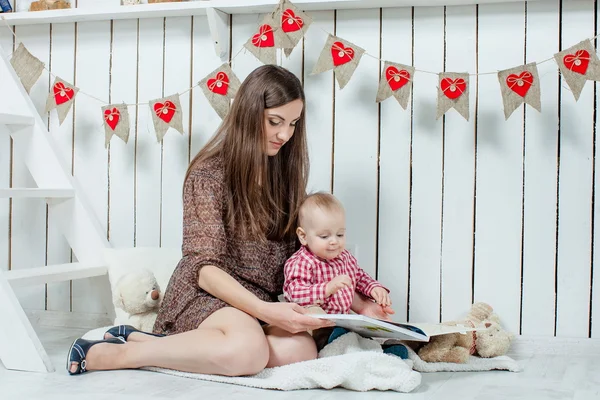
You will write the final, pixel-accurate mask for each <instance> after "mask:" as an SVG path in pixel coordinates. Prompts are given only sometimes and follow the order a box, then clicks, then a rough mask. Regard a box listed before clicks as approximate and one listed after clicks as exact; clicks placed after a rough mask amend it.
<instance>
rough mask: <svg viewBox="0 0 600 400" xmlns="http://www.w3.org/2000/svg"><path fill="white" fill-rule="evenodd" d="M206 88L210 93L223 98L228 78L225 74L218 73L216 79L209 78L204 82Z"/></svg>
mask: <svg viewBox="0 0 600 400" xmlns="http://www.w3.org/2000/svg"><path fill="white" fill-rule="evenodd" d="M206 86H208V90H210V91H211V92H213V93H216V94H221V95H223V96H225V95H226V94H227V89H228V88H229V77H227V74H226V73H225V72H218V73H217V76H216V78H210V79H209V80H208V81H207V82H206Z"/></svg>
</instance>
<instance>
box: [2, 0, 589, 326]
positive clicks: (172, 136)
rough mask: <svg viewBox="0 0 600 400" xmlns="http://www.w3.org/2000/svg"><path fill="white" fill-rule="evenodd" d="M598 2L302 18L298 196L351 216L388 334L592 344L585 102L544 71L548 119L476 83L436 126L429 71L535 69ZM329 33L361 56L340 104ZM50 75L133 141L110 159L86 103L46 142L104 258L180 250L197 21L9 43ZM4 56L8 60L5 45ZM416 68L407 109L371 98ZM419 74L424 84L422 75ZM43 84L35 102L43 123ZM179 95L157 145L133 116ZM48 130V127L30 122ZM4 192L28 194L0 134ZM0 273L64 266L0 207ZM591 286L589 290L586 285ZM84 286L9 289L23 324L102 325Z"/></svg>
mask: <svg viewBox="0 0 600 400" xmlns="http://www.w3.org/2000/svg"><path fill="white" fill-rule="evenodd" d="M598 8H599V7H598V6H597V4H596V3H595V2H594V1H593V0H569V1H564V0H563V1H559V0H552V1H543V2H531V3H528V4H526V3H512V4H504V5H498V4H495V5H482V6H479V7H477V6H460V7H447V8H445V7H428V8H420V7H417V8H414V9H412V8H398V9H372V10H361V11H351V10H346V11H322V12H313V13H311V16H312V18H313V20H314V22H313V25H312V27H311V28H310V29H309V31H308V33H307V36H306V38H305V39H304V40H303V41H301V42H300V43H299V45H298V46H297V47H296V49H294V51H293V53H292V55H291V57H290V58H289V59H285V58H284V59H283V60H281V59H280V62H281V63H282V65H284V66H285V67H287V68H289V69H290V70H291V71H293V72H294V73H295V74H296V75H297V76H298V77H299V78H300V79H301V80H302V81H303V83H304V87H305V91H306V96H307V99H308V103H307V106H306V112H307V118H308V137H309V146H310V159H311V175H310V180H309V190H310V191H316V190H326V191H331V190H332V191H333V192H334V193H335V194H336V195H338V196H339V198H340V199H341V200H342V201H343V202H344V204H345V206H346V209H347V214H348V229H349V232H348V241H349V243H350V249H351V250H352V251H354V252H356V254H357V256H358V259H359V261H360V262H361V264H362V266H363V268H364V269H365V270H366V271H368V272H369V273H371V274H373V275H376V276H377V277H378V278H379V279H380V280H381V281H382V282H383V283H384V284H386V285H387V286H388V287H389V288H390V289H391V291H392V299H393V301H394V304H395V309H396V319H397V320H399V321H404V320H407V319H408V320H411V321H418V320H419V321H423V320H427V321H439V320H449V319H454V318H457V317H460V316H462V315H463V314H464V313H465V312H466V311H467V310H468V308H469V305H470V304H471V302H472V301H486V302H489V303H490V304H492V305H493V306H494V307H495V309H496V310H497V312H498V313H499V315H500V316H501V318H502V321H503V323H504V324H505V325H506V326H507V328H508V329H510V330H512V331H514V332H520V333H523V334H527V335H546V336H552V335H557V336H563V337H588V336H592V337H600V323H597V322H596V323H595V324H593V325H592V320H593V318H592V315H593V316H595V317H596V319H595V320H596V321H598V320H600V286H599V284H598V282H599V279H596V281H595V282H594V281H593V272H594V271H593V270H592V269H593V267H595V265H596V264H597V262H596V260H597V259H598V251H600V250H598V247H597V245H596V244H597V241H598V238H599V237H600V232H599V231H598V230H599V229H600V228H598V226H599V225H600V224H598V223H597V221H598V219H597V215H598V209H600V206H597V204H596V202H595V199H596V193H595V190H596V188H597V187H600V186H598V185H596V180H597V179H599V178H598V174H597V173H596V168H595V166H596V162H597V160H596V158H595V156H596V154H597V152H596V148H595V146H596V132H595V126H596V118H597V109H596V107H597V104H598V99H597V97H596V96H597V95H598V94H597V93H596V88H595V84H594V83H592V82H588V83H587V84H586V86H585V88H584V90H583V92H582V94H581V98H580V99H579V101H578V102H575V100H574V98H573V95H572V93H571V92H570V91H569V89H568V88H567V85H566V83H565V82H564V81H563V80H559V74H558V72H557V68H556V65H555V63H554V62H553V61H551V62H546V63H543V64H540V65H539V66H538V68H539V76H540V80H541V90H542V113H538V112H537V111H535V110H534V109H532V108H531V107H529V106H526V107H523V106H521V107H520V108H519V109H517V111H515V112H514V114H513V115H512V116H511V117H510V118H509V119H508V120H507V121H505V119H504V114H503V111H502V99H501V97H500V90H499V84H498V78H497V76H496V75H495V74H494V73H492V74H483V75H480V76H474V75H472V76H471V77H470V85H471V86H470V87H471V90H470V93H469V94H470V102H469V110H470V114H471V119H470V120H469V121H466V120H464V119H463V118H462V117H461V116H460V115H458V113H456V111H454V110H450V111H449V112H448V113H447V114H446V115H445V116H443V117H441V118H440V119H437V120H436V118H435V113H436V87H437V81H438V76H437V74H436V73H437V72H442V71H448V72H470V73H476V72H478V73H485V72H494V71H498V70H501V69H506V68H512V67H515V66H518V65H521V64H523V63H525V62H532V61H538V62H539V61H542V60H545V59H547V58H550V57H552V56H553V54H554V53H555V52H557V51H559V50H560V49H564V48H567V47H570V46H571V45H574V44H576V43H578V42H579V41H581V40H583V39H585V38H589V37H592V36H594V35H595V34H597V33H598V32H597V31H598V28H597V21H598V13H599V12H600V10H599V9H598ZM261 18H262V16H258V15H234V16H233V17H232V19H231V21H232V25H231V44H232V50H231V51H232V55H236V54H237V57H236V58H235V59H234V61H233V70H234V71H235V73H236V74H237V75H238V76H239V77H240V78H241V79H244V78H245V77H246V76H247V74H248V73H249V72H250V71H252V70H253V69H254V68H256V67H258V66H259V65H261V63H260V62H259V61H258V60H256V59H255V58H254V57H253V56H252V55H251V54H250V53H248V52H245V51H242V52H240V53H239V54H238V50H240V49H241V48H242V46H243V44H244V43H245V42H246V40H247V39H248V38H249V37H250V36H251V35H252V34H253V33H254V32H255V29H256V28H257V26H258V24H259V22H260V20H261ZM323 30H324V31H326V32H331V33H335V34H337V35H339V36H340V37H342V38H344V39H346V40H349V41H351V42H354V43H355V44H357V45H359V46H361V47H362V48H364V49H365V50H366V51H367V52H368V53H369V54H370V55H372V56H374V57H370V56H369V55H364V56H363V58H362V60H361V62H360V64H359V66H358V68H357V70H356V72H355V75H354V77H353V78H352V80H351V81H350V83H349V84H348V85H347V87H345V88H344V89H342V90H340V89H339V86H338V85H337V82H335V81H334V76H333V73H331V72H326V73H323V74H319V75H311V71H312V69H313V67H314V65H315V63H316V61H317V59H318V57H319V54H320V52H321V49H322V46H323V44H324V43H325V40H326V33H325V32H323ZM15 32H16V34H17V35H18V37H19V38H20V39H21V40H22V41H23V42H24V43H25V44H26V45H27V47H28V48H29V50H30V51H31V52H32V53H33V54H35V55H36V56H37V57H38V58H40V59H41V60H42V61H44V62H45V63H46V65H47V66H48V68H49V69H50V70H51V71H52V72H53V73H54V74H57V75H59V76H60V77H62V78H63V79H66V80H68V81H71V82H72V83H74V84H75V85H76V86H77V87H79V88H80V89H81V90H82V91H84V92H86V93H89V94H92V95H93V96H95V97H98V98H100V99H102V100H103V101H110V102H125V103H127V104H132V105H130V106H129V112H130V123H131V133H130V138H129V143H127V144H125V143H123V142H122V141H121V140H120V139H118V138H116V137H115V138H113V140H112V141H111V143H110V146H109V148H108V149H105V148H104V131H103V127H102V119H101V118H102V114H101V110H100V107H101V106H102V104H101V103H100V102H98V101H97V100H95V99H93V98H91V97H87V96H85V95H83V94H80V95H79V96H78V97H77V98H76V102H75V107H74V112H73V113H71V114H69V116H68V117H67V119H66V120H65V122H64V123H63V124H62V125H60V126H59V124H58V120H57V118H56V115H55V113H54V112H53V113H50V116H49V118H48V117H47V118H46V119H47V120H48V124H49V128H50V132H51V134H52V135H54V136H55V137H56V138H57V140H58V141H59V143H60V147H61V150H62V151H63V152H64V154H63V156H64V157H65V159H67V160H68V161H69V163H71V165H72V168H73V173H74V174H75V176H76V177H78V178H79V179H80V181H81V183H82V185H83V186H84V188H85V190H86V191H87V193H88V196H89V198H90V199H91V201H92V202H93V207H94V210H95V212H96V214H97V217H98V218H99V220H100V222H101V223H102V224H103V226H104V227H105V228H106V233H107V236H108V237H109V239H110V241H111V242H112V243H113V245H114V246H116V247H130V246H165V247H177V246H179V245H180V242H181V197H180V196H181V185H182V181H183V176H184V173H185V170H186V168H187V164H188V162H189V160H190V158H191V157H193V155H194V154H196V152H197V151H198V150H199V149H200V148H201V147H202V145H203V144H204V143H206V141H207V140H208V138H209V137H210V136H211V135H212V133H213V132H214V131H215V129H216V128H217V127H218V125H219V123H220V119H219V118H218V116H217V115H216V113H215V112H214V111H213V110H212V109H211V108H210V106H209V104H208V102H207V100H206V99H205V98H204V96H203V94H202V93H201V91H200V90H199V89H198V88H196V89H194V90H192V91H189V92H186V93H183V92H185V91H186V90H187V89H188V88H189V87H190V86H192V85H195V84H196V83H197V82H198V81H199V80H200V79H202V78H203V77H204V76H206V74H208V73H209V72H210V71H212V70H214V69H215V68H216V67H217V66H219V65H220V64H221V61H220V60H219V59H218V58H217V57H216V56H215V54H214V49H213V44H212V40H211V38H210V34H209V30H208V24H207V21H206V18H205V17H182V18H166V19H165V18H157V19H144V20H139V21H138V20H130V21H125V20H124V21H114V22H112V21H100V22H86V23H78V24H58V25H52V26H49V25H38V26H23V27H17V28H15ZM0 44H1V45H2V46H3V48H4V49H5V50H7V51H9V52H12V50H13V48H14V44H15V43H14V40H13V37H12V34H11V33H10V31H9V30H8V29H7V28H6V27H0ZM377 58H380V59H382V60H389V61H393V62H399V63H404V64H409V65H410V64H414V65H415V67H416V68H417V69H419V70H422V71H418V72H417V73H416V76H415V80H414V87H413V89H414V90H413V96H412V98H411V99H410V101H409V106H408V109H407V110H406V111H405V110H402V108H401V107H400V105H399V104H398V103H397V102H396V100H395V99H393V98H390V99H388V100H386V101H384V102H383V103H381V104H380V105H378V104H376V103H375V101H374V99H375V95H376V92H377V85H378V80H379V71H380V69H381V67H382V63H381V62H380V61H379V60H378V59H377ZM425 71H429V72H433V73H427V72H425ZM51 82H52V78H51V76H50V75H49V74H48V73H47V72H44V73H43V74H42V77H41V79H40V80H39V81H38V82H37V83H36V85H35V86H34V88H33V89H32V92H31V96H32V98H33V101H34V103H35V104H36V107H37V108H38V110H39V111H40V112H43V108H44V105H45V100H46V96H47V93H48V89H49V87H50V84H51ZM174 93H182V96H181V105H182V108H183V110H182V111H183V126H184V133H183V134H180V133H178V132H175V131H173V130H170V131H169V132H168V133H167V135H166V137H165V139H164V141H163V142H162V143H157V141H156V137H155V134H154V128H153V126H152V119H151V113H150V110H149V107H148V105H147V104H142V105H138V106H136V105H135V103H147V102H148V101H149V100H153V99H156V98H159V97H162V96H167V95H171V94H174ZM43 115H44V114H43ZM0 149H1V150H0V170H1V171H2V173H1V174H0V184H1V185H3V186H4V187H7V186H9V185H10V184H11V182H12V185H13V186H22V185H27V184H31V178H30V177H29V176H28V173H27V171H26V170H25V168H24V167H23V165H22V164H21V163H20V162H19V160H18V157H15V154H16V152H17V151H18V149H13V148H12V145H11V141H10V139H9V138H7V137H6V136H5V135H2V136H0ZM0 224H1V229H0V238H1V239H2V245H1V246H0V260H1V262H2V265H1V268H3V269H4V270H6V269H10V268H14V269H16V268H28V267H33V266H39V265H44V264H46V263H49V264H52V263H61V262H69V261H70V260H71V257H72V255H71V252H70V249H69V247H68V245H67V244H66V242H65V241H64V239H63V238H62V237H61V236H60V235H59V234H58V233H57V231H56V229H55V222H54V220H53V216H52V214H48V211H47V209H46V206H45V205H44V203H43V202H41V201H37V200H19V201H14V202H9V201H7V200H3V201H2V202H1V203H0ZM595 269H596V271H595V272H596V276H598V275H599V274H600V272H598V269H597V268H595ZM89 284H90V283H89V282H86V281H78V282H73V284H72V285H71V284H70V283H68V282H67V283H59V284H52V285H48V286H47V287H35V288H27V289H20V290H19V292H18V294H19V297H20V299H21V301H22V302H23V305H24V306H25V307H26V308H30V309H48V310H60V311H89V312H99V311H101V310H102V308H101V305H100V303H99V302H98V301H96V300H95V299H91V298H88V297H87V294H88V293H89V290H88V288H89Z"/></svg>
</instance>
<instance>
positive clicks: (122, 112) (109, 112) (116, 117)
mask: <svg viewBox="0 0 600 400" xmlns="http://www.w3.org/2000/svg"><path fill="white" fill-rule="evenodd" d="M102 118H103V119H104V148H107V147H108V143H109V142H110V139H111V138H112V136H113V135H116V136H118V137H119V138H121V140H123V141H124V142H125V143H127V141H128V140H129V110H128V109H127V105H125V104H109V105H107V106H104V107H102Z"/></svg>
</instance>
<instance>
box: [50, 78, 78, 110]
mask: <svg viewBox="0 0 600 400" xmlns="http://www.w3.org/2000/svg"><path fill="white" fill-rule="evenodd" d="M53 90H54V101H55V102H56V105H57V106H59V105H61V104H62V103H66V102H67V101H69V100H71V99H72V98H73V93H74V92H73V89H71V88H70V87H68V86H65V85H64V83H62V82H57V83H56V84H55V85H54V88H53Z"/></svg>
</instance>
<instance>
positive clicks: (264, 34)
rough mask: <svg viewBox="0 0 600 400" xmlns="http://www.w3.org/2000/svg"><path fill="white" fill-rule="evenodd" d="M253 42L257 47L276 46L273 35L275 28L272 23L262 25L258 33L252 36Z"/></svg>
mask: <svg viewBox="0 0 600 400" xmlns="http://www.w3.org/2000/svg"><path fill="white" fill-rule="evenodd" d="M252 44H253V45H255V46H256V47H273V46H275V36H273V28H271V25H266V24H265V25H263V26H261V27H260V28H259V30H258V33H257V34H256V35H254V36H252Z"/></svg>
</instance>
